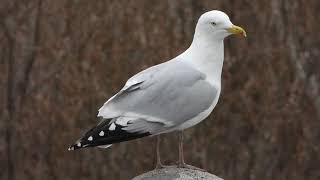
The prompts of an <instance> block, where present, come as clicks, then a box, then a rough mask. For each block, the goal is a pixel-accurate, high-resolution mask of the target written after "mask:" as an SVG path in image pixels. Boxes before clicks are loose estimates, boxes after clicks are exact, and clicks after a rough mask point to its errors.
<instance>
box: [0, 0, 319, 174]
mask: <svg viewBox="0 0 320 180" xmlns="http://www.w3.org/2000/svg"><path fill="white" fill-rule="evenodd" d="M212 9H219V10H223V11H225V12H226V13H227V14H228V15H229V16H230V18H231V20H232V22H233V23H234V24H237V25H240V26H242V27H244V28H245V29H246V31H247V34H248V37H247V38H242V37H236V36H232V37H229V38H227V39H226V40H225V62H224V68H223V81H222V86H223V87H222V94H221V97H220V100H219V103H218V105H217V107H216V108H215V110H214V112H213V113H212V114H211V115H210V117H209V118H208V119H206V120H205V121H203V122H202V123H201V124H199V125H197V126H196V127H193V128H190V129H188V130H187V131H186V133H185V134H186V138H185V139H186V140H185V151H186V152H185V153H186V154H185V155H186V161H187V162H188V163H189V164H192V165H195V166H198V167H201V168H204V169H207V170H208V171H209V172H211V173H214V174H216V175H218V176H220V177H222V178H224V179H226V180H227V179H228V180H232V179H237V180H258V179H259V180H270V179H274V180H286V179H288V180H301V179H305V180H306V179H308V180H319V179H320V168H319V167H320V73H319V68H320V61H319V57H320V50H319V47H320V36H319V32H320V25H319V19H317V18H318V16H319V10H320V1H319V0H308V1H304V0H292V1H289V0H259V1H252V0H224V1H213V0H201V1H198V0H167V1H155V0H137V1H126V0H95V1H88V0H67V1H65V0H55V1H49V0H1V1H0V118H1V121H0V179H9V180H20V179H21V180H22V179H23V180H29V179H32V180H44V179H48V180H56V179H63V180H73V179H82V180H86V179H92V180H95V179H115V180H118V179H119V180H125V179H130V178H132V177H134V176H136V175H138V174H141V173H143V172H146V171H148V170H152V169H153V168H154V161H155V159H154V151H155V150H154V144H155V139H154V138H144V139H140V140H135V141H131V142H125V143H121V144H117V145H114V146H113V147H112V148H110V149H107V150H102V149H97V148H91V149H84V150H80V151H73V152H69V151H67V148H68V146H69V145H70V144H71V143H73V142H74V141H75V140H76V139H77V138H79V137H80V136H81V134H82V133H84V132H85V131H86V130H88V129H89V128H90V127H92V126H94V125H96V124H97V122H98V121H97V119H96V115H97V110H98V109H99V108H100V106H102V104H103V103H104V102H105V101H106V100H107V99H108V98H109V97H111V96H112V95H113V94H114V93H115V92H117V91H118V90H119V89H120V88H121V87H122V86H123V85H124V83H125V82H126V80H127V79H128V78H129V77H131V76H132V75H133V74H135V73H137V72H138V71H140V70H143V69H145V68H147V67H149V66H151V65H155V64H157V63H161V62H163V61H166V60H169V59H170V58H172V57H175V56H176V55H177V54H179V53H181V52H183V51H184V50H185V49H186V48H188V46H189V45H190V43H191V40H192V37H193V33H194V28H195V24H196V22H197V19H198V18H199V16H200V15H201V14H202V13H204V12H205V11H208V10H212ZM161 153H162V157H163V161H164V163H166V164H172V163H174V162H175V161H176V160H177V159H178V157H177V154H178V145H177V134H175V133H171V134H168V135H165V136H164V139H163V144H162V149H161Z"/></svg>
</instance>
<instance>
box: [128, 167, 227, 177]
mask: <svg viewBox="0 0 320 180" xmlns="http://www.w3.org/2000/svg"><path fill="white" fill-rule="evenodd" d="M206 179H208V180H223V179H222V178H219V177H218V176H215V175H213V174H210V173H208V172H203V171H199V170H193V169H185V168H175V167H170V168H163V169H155V170H153V171H149V172H146V173H144V174H141V175H139V176H137V177H134V178H133V179H132V180H206Z"/></svg>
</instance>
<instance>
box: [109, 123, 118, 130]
mask: <svg viewBox="0 0 320 180" xmlns="http://www.w3.org/2000/svg"><path fill="white" fill-rule="evenodd" d="M115 129H116V125H115V124H114V123H112V124H111V125H110V127H109V131H114V130H115Z"/></svg>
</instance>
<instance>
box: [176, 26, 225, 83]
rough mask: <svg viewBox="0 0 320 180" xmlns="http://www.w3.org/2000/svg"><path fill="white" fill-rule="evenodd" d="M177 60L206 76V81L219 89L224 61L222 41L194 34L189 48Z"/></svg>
mask: <svg viewBox="0 0 320 180" xmlns="http://www.w3.org/2000/svg"><path fill="white" fill-rule="evenodd" d="M178 59H181V60H182V61H185V62H188V63H190V64H191V66H192V67H194V68H196V69H198V70H199V71H201V72H203V73H205V74H206V75H207V80H208V81H209V82H210V83H211V84H213V85H215V86H218V87H220V85H221V73H222V66H223V59H224V46H223V39H215V38H214V37H208V36H205V35H202V34H200V33H197V31H196V33H195V35H194V38H193V41H192V44H191V46H190V47H189V48H188V49H187V50H186V51H185V52H184V53H182V54H181V55H180V56H179V57H178Z"/></svg>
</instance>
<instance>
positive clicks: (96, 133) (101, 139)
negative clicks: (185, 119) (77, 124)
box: [68, 122, 151, 151]
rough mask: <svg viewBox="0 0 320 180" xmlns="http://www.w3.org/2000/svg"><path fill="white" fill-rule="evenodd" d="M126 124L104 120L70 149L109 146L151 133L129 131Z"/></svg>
mask: <svg viewBox="0 0 320 180" xmlns="http://www.w3.org/2000/svg"><path fill="white" fill-rule="evenodd" d="M123 127H124V126H121V125H119V124H116V123H111V124H109V123H107V122H102V123H100V124H99V125H98V126H96V127H94V128H92V129H90V130H89V131H88V132H86V134H85V135H84V136H83V137H82V138H81V139H79V140H78V141H76V142H75V143H74V144H73V145H71V146H70V147H69V148H68V150H69V151H73V150H77V149H80V148H85V147H95V146H98V147H104V146H105V147H109V146H110V145H112V144H114V143H120V142H123V141H129V140H133V139H137V138H142V137H145V136H149V135H151V134H150V133H148V132H143V133H139V132H127V131H125V130H123V129H122V128H123Z"/></svg>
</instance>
